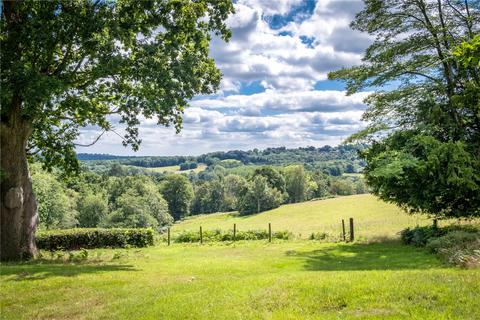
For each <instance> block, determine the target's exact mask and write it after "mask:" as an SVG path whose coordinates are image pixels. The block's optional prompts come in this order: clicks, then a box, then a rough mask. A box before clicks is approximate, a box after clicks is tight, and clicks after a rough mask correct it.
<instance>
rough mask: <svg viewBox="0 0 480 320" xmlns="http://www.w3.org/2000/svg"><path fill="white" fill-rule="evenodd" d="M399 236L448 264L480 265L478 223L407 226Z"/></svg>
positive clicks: (479, 231) (479, 228) (479, 229)
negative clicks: (441, 226) (444, 225)
mask: <svg viewBox="0 0 480 320" xmlns="http://www.w3.org/2000/svg"><path fill="white" fill-rule="evenodd" d="M401 237H402V241H403V242H404V243H405V244H412V245H415V246H418V247H426V248H427V249H428V250H430V251H431V252H433V253H437V254H438V255H439V256H440V257H441V258H442V259H443V260H444V261H446V262H448V263H450V264H454V265H458V266H462V267H469V268H471V267H480V227H479V226H478V225H451V226H447V227H443V228H435V227H433V226H428V227H416V228H414V229H409V228H407V229H404V230H402V232H401Z"/></svg>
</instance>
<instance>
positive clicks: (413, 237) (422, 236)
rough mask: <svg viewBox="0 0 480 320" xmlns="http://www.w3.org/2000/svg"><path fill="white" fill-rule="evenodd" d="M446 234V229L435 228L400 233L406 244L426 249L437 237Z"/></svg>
mask: <svg viewBox="0 0 480 320" xmlns="http://www.w3.org/2000/svg"><path fill="white" fill-rule="evenodd" d="M445 233H446V230H445V229H441V228H434V227H433V226H424V227H418V226H417V227H415V228H413V229H410V228H406V229H404V230H402V231H401V232H400V237H401V239H402V242H403V243H404V244H411V245H414V246H417V247H424V246H425V245H426V244H427V242H428V241H429V240H430V239H432V238H435V237H439V236H442V235H444V234H445Z"/></svg>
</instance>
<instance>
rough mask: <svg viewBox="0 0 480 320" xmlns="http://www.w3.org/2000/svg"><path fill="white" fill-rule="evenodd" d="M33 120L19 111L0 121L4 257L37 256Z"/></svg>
mask: <svg viewBox="0 0 480 320" xmlns="http://www.w3.org/2000/svg"><path fill="white" fill-rule="evenodd" d="M30 133H31V128H30V126H29V123H28V122H27V121H26V120H24V119H23V118H22V117H21V116H20V115H19V114H18V113H17V114H11V115H9V117H8V119H2V122H1V123H0V158H1V161H0V164H1V178H0V179H1V180H0V181H1V182H0V209H1V211H0V260H2V261H6V260H22V259H29V258H32V257H34V256H35V254H36V251H37V249H36V246H35V230H36V227H37V223H38V215H37V203H36V200H35V196H34V194H33V190H32V179H31V177H30V173H29V170H28V162H27V154H26V146H27V140H28V137H29V135H30Z"/></svg>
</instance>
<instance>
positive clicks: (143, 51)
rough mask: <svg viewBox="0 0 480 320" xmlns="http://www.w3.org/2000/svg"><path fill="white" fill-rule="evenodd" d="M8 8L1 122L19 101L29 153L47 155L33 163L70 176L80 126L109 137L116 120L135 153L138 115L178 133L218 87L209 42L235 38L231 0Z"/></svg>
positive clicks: (21, 4)
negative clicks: (199, 97)
mask: <svg viewBox="0 0 480 320" xmlns="http://www.w3.org/2000/svg"><path fill="white" fill-rule="evenodd" d="M2 7H3V12H2V13H3V17H2V19H1V24H0V26H1V34H2V36H1V46H0V47H1V57H2V59H1V61H2V67H1V79H2V80H1V81H2V82H1V83H2V91H1V105H2V112H1V113H2V121H3V120H4V118H8V117H10V116H11V115H12V114H13V113H15V112H17V111H18V110H15V108H16V107H18V104H15V103H14V102H16V101H20V102H21V110H20V113H21V115H22V116H23V117H24V118H25V119H27V120H28V123H29V125H30V126H31V127H32V128H33V131H32V134H31V136H30V139H29V141H28V142H29V145H30V149H34V150H41V152H40V153H37V154H36V157H37V158H39V159H41V160H42V161H44V162H45V163H46V164H47V165H55V164H57V165H64V166H65V167H66V168H67V169H68V168H69V169H75V164H76V158H75V152H74V141H75V139H76V138H77V137H78V135H79V128H80V127H82V126H85V125H97V126H99V127H100V128H101V129H102V130H104V131H109V130H112V129H113V128H112V125H111V124H110V122H109V119H110V118H109V117H108V116H109V115H111V114H115V115H116V116H118V117H119V119H120V122H121V123H123V124H125V125H126V134H125V136H124V140H123V144H125V145H127V144H130V145H132V146H133V148H134V149H138V144H139V143H140V140H139V138H138V125H139V123H140V122H139V119H138V117H139V116H141V115H143V116H145V117H146V118H156V119H157V122H158V124H161V125H169V124H172V123H173V124H174V125H175V126H176V128H177V130H179V129H180V126H181V115H182V112H183V109H184V107H185V106H186V105H187V102H188V100H190V99H191V98H193V96H194V95H196V94H208V93H212V92H214V91H215V90H216V89H217V88H218V85H219V82H220V77H221V75H220V71H219V70H218V69H217V68H216V67H215V64H214V60H213V59H212V58H210V57H209V41H210V39H211V34H216V35H218V36H220V37H221V38H223V39H225V40H226V39H228V38H229V36H230V32H229V31H228V30H227V28H226V26H225V23H224V21H225V20H226V18H227V17H228V15H229V14H230V13H232V12H233V5H232V3H231V2H230V1H228V0H224V1H200V2H190V1H140V2H139V1H128V0H127V1H61V0H59V1H39V2H37V1H33V2H32V1H26V2H16V1H14V2H6V3H5V4H4V6H2ZM39 27H40V28H41V29H42V32H36V31H35V30H38V28H39ZM51 35H55V37H53V36H51ZM20 51H21V52H22V54H21V55H19V54H18V52H20ZM12 101H13V102H12Z"/></svg>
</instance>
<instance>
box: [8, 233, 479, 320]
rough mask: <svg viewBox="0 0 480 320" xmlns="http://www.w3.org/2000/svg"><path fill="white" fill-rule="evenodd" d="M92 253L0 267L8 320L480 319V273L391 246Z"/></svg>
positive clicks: (244, 245) (247, 245) (305, 244)
mask: <svg viewBox="0 0 480 320" xmlns="http://www.w3.org/2000/svg"><path fill="white" fill-rule="evenodd" d="M89 253H90V255H89V256H90V258H89V261H87V262H84V263H68V262H56V261H55V260H50V258H49V259H47V260H45V261H41V262H40V261H37V262H33V263H27V264H7V265H2V268H1V270H2V275H1V291H2V294H1V296H0V303H1V308H2V309H1V311H2V313H1V314H2V319H359V318H360V319H478V318H480V308H479V307H480V272H479V271H478V270H461V269H455V268H449V267H448V268H447V267H445V266H443V265H441V263H440V262H439V261H438V260H437V259H436V258H435V256H433V255H430V254H428V253H426V252H425V251H423V250H421V249H415V248H413V247H408V246H402V245H400V244H398V243H392V242H390V243H377V244H362V243H356V244H321V243H317V242H311V241H286V242H281V241H278V242H274V243H272V244H268V243H267V242H265V241H254V242H241V243H236V244H228V245H220V244H215V245H204V246H199V245H196V244H195V245H179V244H175V245H172V246H170V247H166V246H164V245H161V246H157V247H152V248H147V249H141V250H138V249H128V250H115V251H113V250H92V251H89ZM115 253H116V254H115ZM114 254H115V256H116V257H119V256H120V258H119V259H113V260H112V258H113V256H114Z"/></svg>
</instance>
